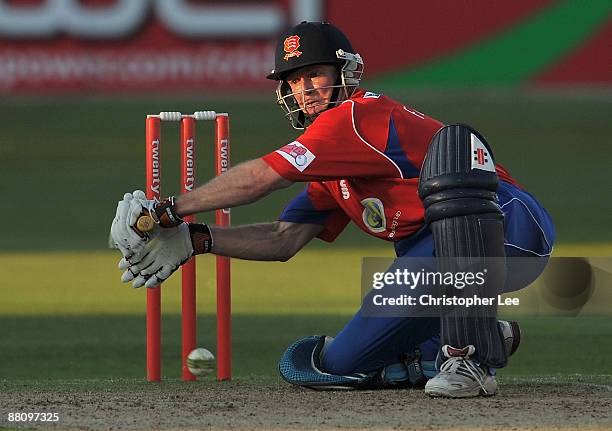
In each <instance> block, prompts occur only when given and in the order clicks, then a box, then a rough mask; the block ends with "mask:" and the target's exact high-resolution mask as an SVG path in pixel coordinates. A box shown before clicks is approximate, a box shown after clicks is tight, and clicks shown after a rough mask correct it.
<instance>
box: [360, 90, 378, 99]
mask: <svg viewBox="0 0 612 431" xmlns="http://www.w3.org/2000/svg"><path fill="white" fill-rule="evenodd" d="M380 96H381V95H380V94H378V93H372V92H371V91H366V92H365V94H364V95H363V98H364V99H378V98H379V97H380Z"/></svg>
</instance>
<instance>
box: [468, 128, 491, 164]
mask: <svg viewBox="0 0 612 431" xmlns="http://www.w3.org/2000/svg"><path fill="white" fill-rule="evenodd" d="M470 138H471V147H472V169H480V170H483V171H489V172H495V164H494V163H493V158H492V157H491V155H490V154H489V150H487V147H485V145H484V144H483V143H482V141H481V140H480V139H478V136H476V135H474V134H473V133H472V134H471V136H470Z"/></svg>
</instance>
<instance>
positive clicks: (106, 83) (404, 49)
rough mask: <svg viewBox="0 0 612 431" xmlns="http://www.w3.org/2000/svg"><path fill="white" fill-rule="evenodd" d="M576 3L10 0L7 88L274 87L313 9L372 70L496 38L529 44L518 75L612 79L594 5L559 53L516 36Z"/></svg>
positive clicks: (548, 79)
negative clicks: (288, 44)
mask: <svg viewBox="0 0 612 431" xmlns="http://www.w3.org/2000/svg"><path fill="white" fill-rule="evenodd" d="M598 4H599V3H598ZM602 4H603V3H602ZM568 5H569V6H568ZM571 7H572V5H571V2H569V3H568V2H561V3H559V2H554V1H553V0H529V1H520V2H491V1H489V0H471V1H470V2H467V3H466V2H457V1H454V0H442V1H435V2H422V1H419V2H417V1H406V0H385V1H384V2H370V1H367V0H262V1H253V0H250V1H249V0H232V1H227V0H226V1H221V0H216V1H215V0H0V93H16V94H19V93H36V94H40V93H45V92H73V93H74V92H76V93H84V92H86V93H119V92H122V93H123V92H126V91H127V92H148V91H156V92H166V93H168V92H175V91H192V90H195V89H198V90H223V91H231V90H263V89H267V90H271V89H272V88H273V87H274V83H272V82H270V81H268V80H266V79H264V77H265V75H267V74H268V73H269V71H270V70H271V69H272V67H273V45H274V43H275V39H276V37H277V35H278V34H279V33H280V32H281V31H283V30H284V29H286V28H288V27H289V26H290V25H292V24H294V23H296V22H299V21H302V20H327V21H330V22H332V23H334V24H336V25H338V26H339V27H340V28H341V29H343V31H344V32H345V33H347V35H348V36H349V38H350V39H351V40H352V42H353V45H354V46H355V47H356V48H357V50H358V52H359V53H360V54H361V55H362V57H363V58H364V60H365V64H366V66H365V72H366V76H368V77H375V76H378V75H380V74H385V73H393V72H395V71H399V70H403V71H406V70H410V69H411V68H413V67H416V68H418V67H419V66H421V65H427V64H430V63H435V62H436V61H440V60H444V59H445V58H452V57H453V56H456V55H462V53H465V52H468V53H469V52H470V50H471V49H473V48H474V47H478V46H486V44H487V43H490V42H491V41H493V42H496V43H499V44H500V46H501V47H502V48H508V47H509V48H510V50H509V51H508V53H507V54H506V53H505V52H503V51H499V52H497V54H498V55H501V56H504V55H507V56H510V57H512V58H514V56H515V55H517V57H516V61H515V62H514V63H515V64H517V65H519V64H520V67H522V68H528V69H529V72H528V73H525V76H523V77H521V78H520V80H517V81H516V82H512V83H510V84H516V83H529V82H531V83H535V84H536V85H546V84H553V85H554V84H560V85H574V84H576V85H583V84H588V83H595V84H600V85H601V84H603V85H612V76H611V75H610V74H609V73H608V69H606V68H605V67H603V64H604V63H605V61H604V60H603V59H604V58H607V57H605V56H601V55H600V54H599V53H600V52H602V51H601V50H602V49H603V48H604V47H607V46H609V44H610V43H611V41H612V31H610V29H611V28H612V20H610V19H608V20H607V23H606V22H604V21H602V20H599V19H593V17H590V18H589V17H588V16H587V15H588V14H586V12H585V14H586V15H585V17H584V18H589V19H591V20H592V24H589V28H587V30H588V31H587V30H584V32H583V33H582V34H581V35H580V34H578V33H576V35H575V36H574V37H575V40H569V39H568V40H565V39H564V38H560V37H559V38H558V37H556V38H555V40H553V41H552V42H555V43H552V42H551V43H546V44H545V46H547V47H550V51H551V52H552V54H550V56H549V60H548V63H543V64H540V63H538V62H533V61H531V60H530V58H529V57H527V58H526V59H523V60H521V56H520V54H521V53H523V52H527V51H526V50H525V49H519V50H518V51H517V50H516V49H514V50H512V49H511V48H512V45H511V43H508V41H512V40H516V41H518V42H516V43H517V44H520V43H523V42H521V41H522V39H521V37H523V35H524V34H526V32H525V29H526V30H527V31H529V28H530V26H537V27H538V28H541V29H542V31H541V32H540V33H535V34H536V35H537V34H539V35H541V36H546V35H547V34H555V33H556V32H558V31H564V27H562V28H558V27H555V26H551V25H552V24H550V23H551V22H554V21H551V20H554V19H557V20H559V17H562V16H563V15H562V14H563V13H566V14H568V13H569V14H571V15H572V16H573V14H575V11H573V9H572V8H571ZM600 9H601V10H602V11H604V12H605V10H604V9H603V8H601V7H600ZM579 11H584V10H583V9H579ZM587 12H588V11H587ZM604 12H602V13H601V15H602V17H604V18H605V13H604ZM598 13H599V12H598ZM591 15H592V14H591ZM549 17H550V19H549ZM582 21H584V19H582ZM560 22H564V21H563V20H561V21H560ZM600 22H603V24H600ZM515 29H516V30H517V31H515V32H514V33H512V31H513V30H515ZM508 34H509V35H510V36H512V35H514V39H511V37H507V36H506V35H508ZM557 40H558V41H559V43H562V42H563V43H565V45H564V46H561V45H559V46H557V45H556V41H557ZM520 47H521V48H522V47H523V45H520ZM604 51H605V50H604ZM517 53H518V54H517ZM483 61H486V59H484V60H483ZM493 61H494V59H493ZM521 61H524V62H523V63H521ZM529 61H531V63H529ZM602 61H604V63H602ZM502 72H503V71H502ZM449 73H451V72H449ZM500 75H501V76H503V75H504V73H500ZM432 82H433V81H432Z"/></svg>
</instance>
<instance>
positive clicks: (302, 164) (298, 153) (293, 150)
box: [276, 141, 316, 172]
mask: <svg viewBox="0 0 612 431" xmlns="http://www.w3.org/2000/svg"><path fill="white" fill-rule="evenodd" d="M276 152H277V153H278V154H280V155H281V156H283V157H284V158H285V160H287V161H288V162H289V163H291V164H292V165H293V166H294V167H295V168H296V169H297V170H298V171H300V172H304V169H306V168H307V167H308V165H309V164H311V163H312V161H313V160H314V159H315V158H316V156H315V155H314V154H312V153H311V152H310V150H309V149H308V148H306V147H305V146H303V145H302V144H300V143H299V142H298V141H293V142H292V143H290V144H287V145H285V146H284V147H282V148H279V149H278V150H276Z"/></svg>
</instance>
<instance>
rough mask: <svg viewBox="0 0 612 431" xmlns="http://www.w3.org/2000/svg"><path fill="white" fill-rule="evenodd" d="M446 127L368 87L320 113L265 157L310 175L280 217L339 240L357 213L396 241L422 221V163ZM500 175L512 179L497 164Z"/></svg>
mask: <svg viewBox="0 0 612 431" xmlns="http://www.w3.org/2000/svg"><path fill="white" fill-rule="evenodd" d="M442 126H443V124H442V123H441V122H439V121H438V120H435V119H433V118H431V117H428V116H426V115H424V114H422V113H420V112H418V111H416V110H414V109H412V108H410V107H408V106H405V105H403V104H401V103H399V102H396V101H394V100H392V99H390V98H388V97H386V96H383V95H380V94H376V93H371V92H367V91H363V90H358V91H356V92H355V94H354V95H353V97H351V98H350V99H349V100H346V101H344V102H342V104H340V106H337V107H335V108H333V109H329V110H327V111H324V112H322V113H321V114H320V115H319V116H318V117H317V119H316V120H315V121H314V122H313V123H312V124H311V125H310V126H309V127H308V129H306V131H305V132H304V133H303V134H302V135H301V136H300V137H298V138H297V139H296V140H295V141H293V142H291V143H290V144H288V145H285V146H284V147H282V148H280V149H278V150H276V151H274V152H272V153H270V154H268V155H266V156H264V157H263V160H264V161H265V162H266V163H268V165H270V166H271V167H272V168H273V169H274V170H275V171H276V172H278V174H279V175H281V176H282V177H284V178H286V179H288V180H291V181H309V184H308V185H307V187H306V189H305V190H304V191H303V192H302V193H301V194H300V195H298V196H297V197H296V198H295V199H294V200H293V201H292V202H291V203H290V204H289V205H288V206H287V208H286V209H285V211H284V212H283V214H282V215H281V217H280V220H284V221H291V222H297V223H316V224H322V225H324V226H325V229H324V231H323V232H322V233H321V234H320V235H319V237H320V238H321V239H323V240H326V241H333V240H334V239H335V238H336V237H337V236H338V235H339V234H340V232H342V230H343V229H344V228H345V227H346V225H347V224H348V222H349V221H350V220H352V221H353V222H354V223H355V224H356V225H357V226H359V228H360V229H362V230H363V231H365V232H367V233H368V234H370V235H373V236H376V237H378V238H382V239H386V240H388V241H397V240H400V239H402V238H405V237H407V236H410V235H411V234H413V233H414V232H416V231H417V230H418V229H419V228H420V227H422V226H423V224H424V219H423V214H424V209H423V205H422V203H421V200H420V198H419V196H418V193H417V189H418V182H419V173H420V169H421V165H422V164H423V159H424V158H425V155H426V154H427V148H428V147H429V143H430V142H431V139H432V137H433V135H434V134H435V133H436V132H437V131H438V130H439V129H440V128H441V127H442ZM497 171H498V174H499V176H500V179H502V180H505V181H509V182H512V183H514V181H513V180H512V178H510V176H509V175H508V173H507V172H506V171H505V170H504V169H503V168H501V167H500V166H497Z"/></svg>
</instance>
